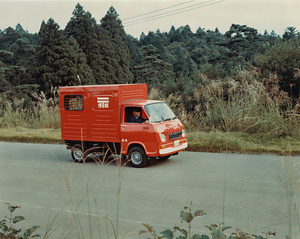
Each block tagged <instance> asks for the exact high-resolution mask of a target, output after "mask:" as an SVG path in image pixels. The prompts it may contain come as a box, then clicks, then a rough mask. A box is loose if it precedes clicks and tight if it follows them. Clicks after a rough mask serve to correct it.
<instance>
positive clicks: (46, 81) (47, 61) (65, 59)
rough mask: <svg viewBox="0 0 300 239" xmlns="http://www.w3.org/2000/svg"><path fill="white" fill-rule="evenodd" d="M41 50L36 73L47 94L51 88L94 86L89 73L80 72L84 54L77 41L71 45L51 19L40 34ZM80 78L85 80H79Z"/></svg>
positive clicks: (71, 42) (41, 86) (41, 87)
mask: <svg viewBox="0 0 300 239" xmlns="http://www.w3.org/2000/svg"><path fill="white" fill-rule="evenodd" d="M39 34H40V36H41V48H40V50H39V51H38V53H37V54H38V65H39V67H38V68H37V71H36V76H37V80H38V82H39V85H40V89H41V90H43V91H45V92H46V93H49V92H50V89H51V87H58V86H66V85H78V84H81V83H82V84H92V83H94V79H93V77H92V75H91V74H88V72H80V69H81V68H80V67H81V64H80V63H82V64H83V65H84V64H85V61H84V60H81V61H80V60H79V59H82V57H83V56H82V53H81V52H80V50H79V48H78V46H76V44H77V43H76V42H75V41H72V40H71V41H70V42H69V44H68V42H67V40H66V38H65V37H64V35H63V34H62V31H61V30H60V29H59V26H58V24H57V23H55V21H54V20H53V19H52V18H50V19H49V20H48V22H47V23H42V26H41V29H40V32H39ZM86 67H87V66H86ZM78 76H82V77H83V78H81V79H80V81H79V79H78Z"/></svg>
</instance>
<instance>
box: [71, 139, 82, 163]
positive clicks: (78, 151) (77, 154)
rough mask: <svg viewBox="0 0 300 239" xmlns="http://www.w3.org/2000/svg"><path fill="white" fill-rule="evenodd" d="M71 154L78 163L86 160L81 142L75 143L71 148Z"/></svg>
mask: <svg viewBox="0 0 300 239" xmlns="http://www.w3.org/2000/svg"><path fill="white" fill-rule="evenodd" d="M71 156H72V158H73V161H74V162H76V163H82V162H83V161H84V158H85V156H84V152H83V149H82V146H81V145H80V144H75V145H74V146H73V147H72V150H71Z"/></svg>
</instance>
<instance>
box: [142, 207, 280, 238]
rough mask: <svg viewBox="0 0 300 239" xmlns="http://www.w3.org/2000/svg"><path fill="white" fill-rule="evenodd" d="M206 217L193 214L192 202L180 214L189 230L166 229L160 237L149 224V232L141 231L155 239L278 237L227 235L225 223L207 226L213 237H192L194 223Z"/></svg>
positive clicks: (240, 232) (245, 234)
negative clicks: (199, 218) (198, 218)
mask: <svg viewBox="0 0 300 239" xmlns="http://www.w3.org/2000/svg"><path fill="white" fill-rule="evenodd" d="M204 215H206V213H205V212H203V210H197V211H195V212H192V202H191V203H190V205H189V206H188V207H184V210H182V211H181V212H180V218H181V224H183V222H184V223H186V225H187V228H181V227H178V226H175V227H173V230H170V229H168V228H167V229H165V230H164V231H162V232H160V235H159V234H157V232H156V231H155V230H154V229H153V228H152V227H151V226H150V225H148V224H146V223H143V226H144V227H145V228H146V229H147V231H145V230H142V231H140V233H139V234H140V235H142V234H145V233H149V234H150V235H151V236H152V238H154V239H162V238H167V239H173V238H176V239H210V238H211V239H227V238H228V239H250V238H253V239H267V238H269V236H276V233H273V232H268V233H263V235H264V236H261V235H253V234H249V233H245V232H243V231H241V230H239V229H236V231H235V232H232V233H231V234H229V235H227V234H226V233H225V231H227V230H229V229H231V227H229V226H225V225H224V224H223V223H221V224H211V225H210V226H207V225H206V226H205V227H206V228H207V229H209V231H210V234H211V237H210V236H208V235H206V234H202V235H200V234H193V235H192V221H193V220H194V219H195V218H196V217H199V216H204Z"/></svg>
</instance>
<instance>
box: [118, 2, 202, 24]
mask: <svg viewBox="0 0 300 239" xmlns="http://www.w3.org/2000/svg"><path fill="white" fill-rule="evenodd" d="M195 1H196V0H191V1H187V2H184V3H179V4H175V5H173V6H170V7H165V8H162V9H159V10H155V11H152V12H147V13H143V14H140V15H137V16H133V17H128V18H125V19H123V21H126V20H129V19H133V18H138V17H142V16H146V15H150V14H152V13H156V12H161V11H164V10H166V9H171V8H174V7H178V6H181V5H184V4H187V3H190V2H195Z"/></svg>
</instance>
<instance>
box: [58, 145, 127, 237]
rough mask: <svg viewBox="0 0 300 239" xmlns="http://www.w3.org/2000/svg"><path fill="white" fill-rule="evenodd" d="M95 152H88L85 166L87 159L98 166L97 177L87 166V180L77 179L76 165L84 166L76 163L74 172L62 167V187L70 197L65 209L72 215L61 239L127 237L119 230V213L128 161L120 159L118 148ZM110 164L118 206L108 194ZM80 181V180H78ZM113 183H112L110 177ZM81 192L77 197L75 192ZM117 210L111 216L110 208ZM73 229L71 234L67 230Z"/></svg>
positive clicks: (98, 149) (110, 189)
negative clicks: (113, 175)
mask: <svg viewBox="0 0 300 239" xmlns="http://www.w3.org/2000/svg"><path fill="white" fill-rule="evenodd" d="M93 150H97V151H95V152H92V151H90V152H89V153H88V152H87V151H86V152H85V158H84V160H83V163H86V162H88V160H90V161H93V162H95V163H96V164H97V171H96V174H93V173H91V172H90V171H87V168H86V167H85V168H84V170H85V173H84V177H82V178H78V175H77V174H76V172H74V171H75V170H76V168H75V167H76V166H78V167H80V166H82V167H83V166H84V165H81V164H80V163H78V164H74V167H73V168H71V169H69V168H68V169H64V168H63V167H61V169H60V172H61V178H60V179H59V181H60V182H61V183H62V184H63V186H64V188H65V192H66V196H67V198H68V203H67V205H66V207H67V208H66V209H68V207H69V210H67V211H68V212H70V215H71V218H70V225H67V227H66V228H63V230H64V231H63V232H62V234H61V237H59V238H75V237H76V238H78V239H85V238H90V239H92V238H114V239H117V238H120V237H124V235H121V233H120V231H119V213H120V196H121V187H122V181H123V169H124V167H125V166H126V164H127V163H126V162H122V160H121V157H120V156H117V155H116V154H115V153H114V152H116V149H114V148H109V147H103V148H93ZM110 164H115V165H116V167H115V173H116V178H115V179H116V183H117V185H116V187H115V189H116V191H114V194H115V196H116V198H115V199H116V204H115V205H113V204H112V202H109V201H108V197H107V191H110V193H111V192H112V191H113V189H114V188H108V187H107V181H106V177H107V176H106V171H107V167H108V166H109V165H110ZM78 180H79V181H78ZM110 180H112V179H111V178H110ZM78 188H79V191H81V192H82V197H78V195H75V192H76V191H78ZM111 206H113V207H114V208H116V215H115V216H112V215H111V214H110V212H109V207H111ZM68 228H70V230H71V231H70V232H69V231H68V230H67V229H68Z"/></svg>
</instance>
